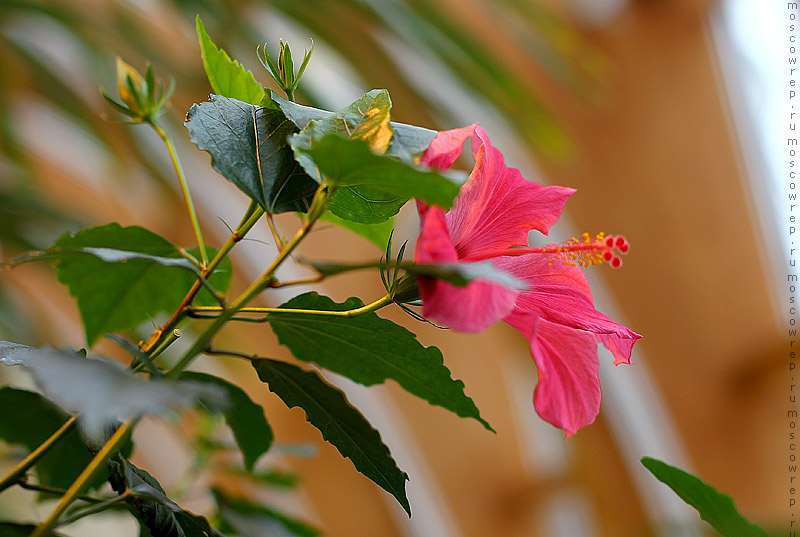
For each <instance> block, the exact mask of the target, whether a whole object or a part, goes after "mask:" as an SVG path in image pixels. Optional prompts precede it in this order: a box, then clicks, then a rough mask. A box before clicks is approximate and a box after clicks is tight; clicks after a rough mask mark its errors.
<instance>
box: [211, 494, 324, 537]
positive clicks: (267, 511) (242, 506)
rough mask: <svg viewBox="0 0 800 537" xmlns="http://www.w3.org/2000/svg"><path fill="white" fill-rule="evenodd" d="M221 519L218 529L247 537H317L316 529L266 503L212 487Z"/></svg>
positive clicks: (318, 533) (320, 533)
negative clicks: (258, 502)
mask: <svg viewBox="0 0 800 537" xmlns="http://www.w3.org/2000/svg"><path fill="white" fill-rule="evenodd" d="M214 497H215V498H216V500H217V505H219V514H220V518H221V519H222V524H221V529H222V530H223V531H226V532H231V533H236V534H238V535H246V536H247V537H279V536H283V535H295V536H297V537H318V536H319V535H322V532H321V531H320V530H318V529H317V528H315V527H313V526H311V525H309V524H307V523H306V522H303V521H302V520H299V519H297V518H295V517H292V516H289V515H287V514H285V513H282V512H280V511H278V510H277V509H274V508H272V507H269V506H266V505H259V504H256V503H253V502H251V501H249V500H246V499H244V498H233V497H230V496H226V495H225V494H224V493H223V492H222V491H220V490H215V491H214Z"/></svg>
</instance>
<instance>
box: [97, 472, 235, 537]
mask: <svg viewBox="0 0 800 537" xmlns="http://www.w3.org/2000/svg"><path fill="white" fill-rule="evenodd" d="M108 469H109V478H108V481H109V483H111V488H113V489H114V490H115V491H116V492H117V493H119V494H122V493H124V492H125V491H131V492H133V493H134V494H135V496H134V497H133V498H131V499H129V500H127V503H128V504H129V505H130V506H131V508H132V512H133V515H134V516H135V517H136V518H137V519H138V520H139V522H140V524H141V525H142V526H143V528H147V530H149V532H150V534H151V535H152V537H224V535H222V534H221V533H220V532H218V531H217V530H215V529H214V528H212V527H211V525H210V524H209V523H208V521H207V520H206V519H205V518H203V517H200V516H197V515H194V514H192V513H190V512H188V511H185V510H183V509H182V508H181V507H180V506H179V505H177V504H176V503H175V502H173V501H172V500H170V499H169V498H168V497H167V495H166V493H165V492H164V488H163V487H162V486H161V485H160V484H159V482H158V481H157V480H156V478H154V477H153V476H152V475H150V474H149V473H148V472H146V471H145V470H142V469H141V468H137V467H136V466H134V465H133V464H132V463H130V462H129V461H127V460H124V459H122V460H111V461H109V463H108ZM142 533H145V532H144V530H143V531H142Z"/></svg>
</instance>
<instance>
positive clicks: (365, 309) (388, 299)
mask: <svg viewBox="0 0 800 537" xmlns="http://www.w3.org/2000/svg"><path fill="white" fill-rule="evenodd" d="M393 302H394V301H393V300H392V296H391V295H386V296H384V297H381V298H379V299H378V300H376V301H375V302H371V303H369V304H366V305H364V306H361V307H360V308H355V309H352V310H344V311H329V310H301V309H291V308H241V309H239V311H238V313H269V314H275V313H294V314H299V315H325V316H329V317H358V316H359V315H364V314H365V313H369V312H371V311H376V310H379V309H381V308H383V307H385V306H388V305H389V304H392V303H393ZM188 311H189V312H192V313H194V312H197V313H202V312H206V313H222V312H223V311H225V310H223V309H222V308H218V307H216V306H195V307H191V308H189V309H188Z"/></svg>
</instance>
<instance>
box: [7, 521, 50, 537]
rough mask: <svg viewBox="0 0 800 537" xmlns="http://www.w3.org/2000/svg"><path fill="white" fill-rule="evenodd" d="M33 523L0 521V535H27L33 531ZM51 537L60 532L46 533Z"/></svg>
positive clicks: (19, 536)
mask: <svg viewBox="0 0 800 537" xmlns="http://www.w3.org/2000/svg"><path fill="white" fill-rule="evenodd" d="M35 529H36V526H34V525H33V524H17V523H15V522H0V536H2V537H28V536H29V535H30V534H31V533H33V532H34V530H35ZM48 535H50V536H51V537H60V536H61V535H63V534H61V533H55V532H53V533H48Z"/></svg>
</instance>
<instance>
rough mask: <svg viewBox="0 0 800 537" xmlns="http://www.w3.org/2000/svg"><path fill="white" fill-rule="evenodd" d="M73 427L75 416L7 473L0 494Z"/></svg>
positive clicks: (0, 484) (0, 485) (1, 484)
mask: <svg viewBox="0 0 800 537" xmlns="http://www.w3.org/2000/svg"><path fill="white" fill-rule="evenodd" d="M74 427H75V416H73V417H71V418H70V419H68V420H67V421H66V422H64V425H62V426H61V427H59V428H58V430H57V431H56V432H54V433H53V434H52V435H51V436H50V438H48V439H47V440H45V441H44V442H42V443H41V444H40V445H39V447H37V448H36V449H34V450H33V451H32V452H31V454H30V455H28V456H27V457H25V458H24V459H23V460H22V461H20V462H19V464H17V465H16V466H15V467H14V468H13V469H12V470H11V471H10V472H9V473H8V475H6V476H5V477H4V478H3V480H2V481H0V492H2V491H4V490H6V489H7V488H8V487H10V486H12V485H15V484H16V483H18V482H19V478H20V476H21V475H23V474H24V473H25V472H27V471H28V469H29V468H30V467H31V466H33V465H34V464H36V461H38V460H39V459H40V458H41V457H42V455H44V454H45V453H47V451H48V450H49V449H50V448H52V447H53V446H54V445H56V442H58V441H59V440H61V439H62V438H64V437H65V436H66V435H67V434H68V433H69V432H70V431H72V429H73V428H74Z"/></svg>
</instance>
